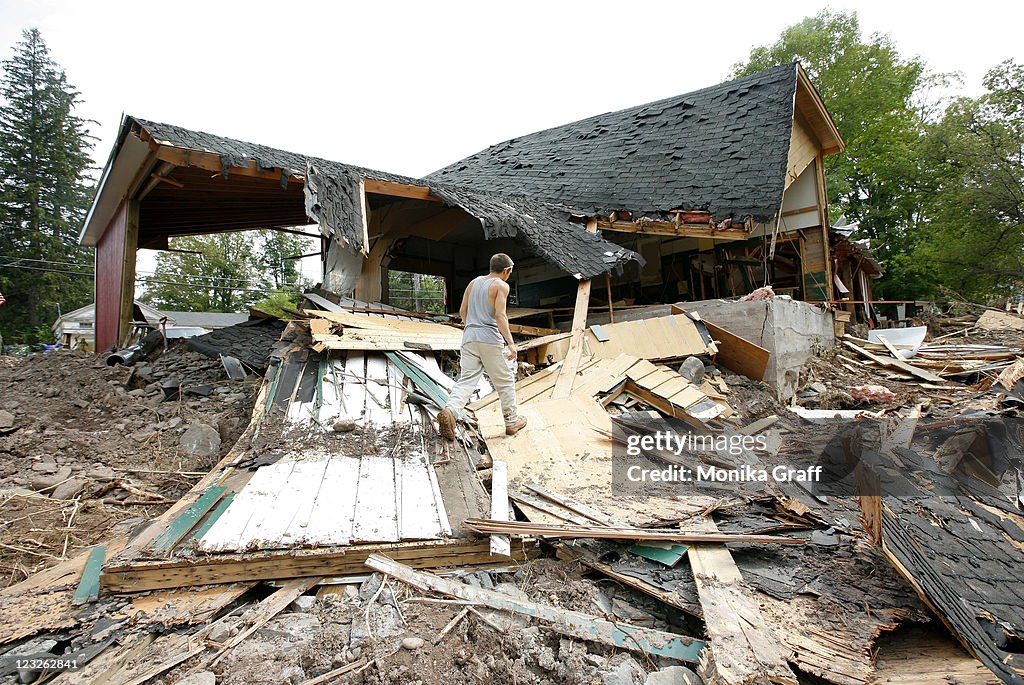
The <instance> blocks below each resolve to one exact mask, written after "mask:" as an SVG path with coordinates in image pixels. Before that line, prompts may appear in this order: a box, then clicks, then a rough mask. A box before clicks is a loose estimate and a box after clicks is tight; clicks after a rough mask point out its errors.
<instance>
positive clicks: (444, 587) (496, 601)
mask: <svg viewBox="0 0 1024 685" xmlns="http://www.w3.org/2000/svg"><path fill="white" fill-rule="evenodd" d="M366 565H367V566H369V567H370V568H372V569H373V570H375V571H380V572H381V573H384V574H386V575H389V576H391V577H392V578H396V579H398V580H400V581H402V582H403V583H406V584H407V585H410V586H412V587H414V588H416V589H418V590H420V591H422V592H437V593H440V594H443V595H448V596H449V597H455V598H456V599H461V600H464V601H466V602H472V603H474V604H479V605H482V606H486V607H489V608H491V609H498V610H501V611H509V612H512V613H515V614H520V615H523V616H529V617H531V618H536V619H539V620H541V621H544V622H545V623H546V624H547V626H548V628H550V629H551V630H553V631H554V632H556V633H559V634H562V635H567V636H569V637H574V638H578V639H581V640H588V641H591V642H600V643H601V644H605V645H609V646H612V647H619V648H621V649H628V650H631V651H635V652H643V653H645V654H648V655H650V656H652V657H663V658H667V659H675V660H678V661H688V662H696V661H697V659H698V655H699V654H700V652H701V650H702V649H703V648H704V643H703V642H701V641H700V640H697V639H694V638H691V637H686V636H683V635H676V634H675V633H667V632H664V631H661V630H654V629H651V628H642V627H640V626H632V625H628V624H624V623H612V622H611V621H605V620H603V619H599V618H595V617H593V616H589V615H587V614H584V613H581V612H578V611H567V610H565V609H560V608H556V607H552V606H547V605H544V604H537V603H535V602H529V601H525V600H520V599H516V598H514V597H510V596H508V595H504V594H502V593H500V592H495V591H493V590H484V589H482V588H475V587H472V586H470V585H466V584H464V583H459V582H455V581H451V580H448V579H446V578H441V577H438V576H435V575H433V574H431V573H424V572H422V571H415V570H413V569H411V568H409V567H408V566H405V565H403V564H400V563H398V562H396V561H393V560H391V559H388V558H387V557H383V556H380V555H376V554H375V555H372V556H370V557H369V558H368V559H367V560H366Z"/></svg>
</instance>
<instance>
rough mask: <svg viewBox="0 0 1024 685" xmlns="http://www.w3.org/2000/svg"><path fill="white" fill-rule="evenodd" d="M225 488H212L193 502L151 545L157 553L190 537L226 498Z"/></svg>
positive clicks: (217, 486)
mask: <svg viewBox="0 0 1024 685" xmlns="http://www.w3.org/2000/svg"><path fill="white" fill-rule="evenodd" d="M226 490H227V488H225V487H224V486H223V485H213V486H210V487H209V488H208V489H207V490H206V492H204V493H203V494H202V495H201V496H200V497H199V499H197V500H196V501H195V502H193V503H192V504H191V505H190V506H189V508H188V509H186V510H185V511H183V512H182V513H181V515H180V516H178V517H177V518H176V519H174V520H173V521H172V522H171V524H170V525H169V526H167V528H165V529H164V531H163V532H162V533H160V535H158V536H157V538H156V539H155V540H154V541H153V543H152V544H151V545H150V546H151V548H152V549H153V550H154V551H155V552H161V553H162V552H166V551H168V550H169V549H171V548H172V547H174V546H175V545H176V544H178V542H179V541H180V540H181V539H182V538H183V537H185V536H186V535H188V533H189V531H191V530H192V528H193V527H194V526H195V525H196V523H197V522H198V521H199V519H201V518H202V517H203V516H205V515H206V513H207V512H208V511H209V510H210V509H211V508H213V506H214V505H216V504H217V502H218V501H220V499H221V497H223V496H224V493H225V491H226Z"/></svg>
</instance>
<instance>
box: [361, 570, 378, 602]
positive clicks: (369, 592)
mask: <svg viewBox="0 0 1024 685" xmlns="http://www.w3.org/2000/svg"><path fill="white" fill-rule="evenodd" d="M383 582H384V576H382V575H381V574H379V573H371V574H370V576H369V577H368V578H367V579H366V580H364V581H363V582H362V584H360V585H359V601H360V602H365V601H366V600H368V599H370V597H373V596H374V595H375V594H376V593H377V588H379V587H380V585H381V583H383Z"/></svg>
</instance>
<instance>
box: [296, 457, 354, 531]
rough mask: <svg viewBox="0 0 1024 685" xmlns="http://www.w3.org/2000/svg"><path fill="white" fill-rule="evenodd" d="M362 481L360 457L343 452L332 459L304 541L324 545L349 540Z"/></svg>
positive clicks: (316, 499) (317, 494)
mask: <svg viewBox="0 0 1024 685" xmlns="http://www.w3.org/2000/svg"><path fill="white" fill-rule="evenodd" d="M358 482H359V458H358V457H345V456H339V457H333V458H332V459H331V460H330V461H329V462H328V464H327V467H326V468H325V469H324V479H323V482H322V483H321V485H320V490H319V491H318V492H317V493H316V498H315V501H314V502H313V509H312V510H311V511H310V512H309V518H308V520H307V523H306V530H305V532H304V533H303V535H302V538H301V541H302V542H304V543H305V544H311V545H312V544H315V545H322V546H324V547H328V546H332V545H347V544H349V542H350V540H351V537H352V519H353V517H354V516H355V510H356V489H357V487H358Z"/></svg>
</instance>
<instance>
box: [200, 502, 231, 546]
mask: <svg viewBox="0 0 1024 685" xmlns="http://www.w3.org/2000/svg"><path fill="white" fill-rule="evenodd" d="M234 501H235V493H233V492H229V493H228V494H226V495H224V497H223V498H222V499H221V501H219V502H217V506H216V507H214V508H213V511H211V512H210V515H209V516H207V517H206V520H204V521H203V522H202V523H200V524H199V525H198V526H197V527H196V529H195V532H193V533H192V535H191V539H193V540H202V539H203V536H204V535H206V531H208V530H210V528H213V524H215V523H216V522H217V519H219V518H220V517H221V515H222V514H223V513H224V512H225V511H227V510H228V507H230V506H231V503H232V502H234Z"/></svg>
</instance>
